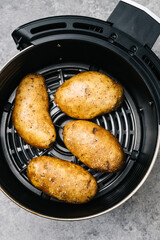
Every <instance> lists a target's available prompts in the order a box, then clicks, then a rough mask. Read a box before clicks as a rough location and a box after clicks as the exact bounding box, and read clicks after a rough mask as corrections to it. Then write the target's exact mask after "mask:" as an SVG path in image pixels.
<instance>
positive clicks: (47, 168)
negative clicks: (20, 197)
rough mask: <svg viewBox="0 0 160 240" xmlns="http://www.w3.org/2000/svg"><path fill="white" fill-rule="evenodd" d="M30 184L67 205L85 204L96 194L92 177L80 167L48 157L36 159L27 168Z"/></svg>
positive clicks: (94, 181) (95, 186) (95, 184)
mask: <svg viewBox="0 0 160 240" xmlns="http://www.w3.org/2000/svg"><path fill="white" fill-rule="evenodd" d="M27 176H28V178H29V180H30V181H31V183H32V184H33V185H34V186H35V187H36V188H38V189H40V190H42V191H43V192H44V193H46V194H48V195H49V196H51V197H55V198H57V199H59V200H64V201H66V202H68V203H75V204H80V203H85V202H88V201H90V200H91V199H92V198H93V197H94V196H95V194H96V192H97V189H98V187H97V182H96V180H95V179H94V177H93V176H92V175H91V174H90V173H89V172H88V171H87V170H85V169H84V168H82V167H81V166H79V165H77V164H75V163H71V162H68V161H64V160H60V159H57V158H53V157H49V156H41V157H36V158H34V159H32V160H31V161H30V163H29V164H28V167H27Z"/></svg>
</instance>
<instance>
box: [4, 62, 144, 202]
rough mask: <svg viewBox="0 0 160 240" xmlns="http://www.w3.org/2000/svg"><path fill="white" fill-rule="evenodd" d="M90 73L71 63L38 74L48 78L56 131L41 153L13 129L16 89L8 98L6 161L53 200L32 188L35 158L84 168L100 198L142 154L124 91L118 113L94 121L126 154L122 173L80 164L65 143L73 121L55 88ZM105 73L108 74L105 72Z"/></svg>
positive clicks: (134, 111)
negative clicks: (61, 106) (28, 171)
mask: <svg viewBox="0 0 160 240" xmlns="http://www.w3.org/2000/svg"><path fill="white" fill-rule="evenodd" d="M88 70H90V66H87V65H82V64H73V63H72V64H59V65H53V66H50V67H48V68H45V69H42V70H40V71H38V73H40V74H42V75H43V76H44V77H45V79H46V85H47V88H48V94H49V99H50V115H51V118H52V120H53V123H54V125H55V128H56V132H57V139H56V142H55V143H54V144H53V146H52V147H51V148H49V149H44V150H40V149H36V148H34V147H31V146H30V145H28V144H26V143H25V142H24V141H23V139H22V138H21V137H20V136H19V135H18V133H17V132H16V130H15V129H14V126H13V123H12V118H11V116H12V110H13V105H14V98H15V92H16V89H15V90H14V92H13V93H12V94H11V96H10V97H9V99H8V103H7V104H6V106H5V108H4V112H3V115H2V122H1V135H2V136H4V137H3V138H2V147H3V151H4V155H5V158H6V161H7V162H8V164H9V167H10V169H11V170H12V172H13V173H14V175H15V176H16V177H17V178H18V179H19V180H20V181H21V183H22V184H24V185H25V186H26V187H27V188H28V189H30V190H31V191H33V192H34V193H35V194H38V195H39V196H41V197H44V198H48V199H49V198H50V197H49V196H47V195H45V194H44V193H42V192H41V191H40V190H38V189H36V188H35V187H34V186H32V185H31V183H30V182H29V180H28V178H27V175H26V168H27V164H28V163H29V161H30V160H31V159H32V158H34V157H37V156H42V155H49V156H53V157H56V158H60V159H64V160H67V161H71V162H74V163H77V164H79V165H81V166H82V167H84V168H85V169H87V170H88V171H89V172H90V173H91V174H92V175H93V176H94V177H95V179H96V180H97V183H98V187H99V190H98V193H97V195H96V197H97V198H98V197H100V196H102V195H104V194H108V193H109V192H110V191H112V190H113V189H114V188H115V187H117V186H118V185H119V184H120V183H121V182H122V180H123V179H124V178H125V177H126V175H127V174H128V173H129V171H131V169H132V167H133V165H134V164H135V162H136V153H137V152H138V151H140V142H141V137H142V134H141V122H140V119H139V114H138V112H137V109H136V106H135V104H134V102H133V100H132V98H131V97H130V95H129V94H128V93H127V91H126V90H125V89H124V92H125V99H124V102H123V104H122V106H121V107H120V108H119V109H118V110H117V111H113V112H111V113H109V114H105V115H103V116H99V117H96V118H94V119H92V120H91V121H93V122H95V123H97V124H98V125H100V126H102V127H103V128H105V129H107V130H109V131H110V132H111V133H113V134H114V135H115V137H116V138H117V139H118V140H119V142H120V143H121V145H122V147H123V149H124V151H125V153H126V165H125V167H124V169H123V170H122V171H119V172H117V173H114V174H112V173H104V172H97V171H94V170H93V169H90V168H88V167H87V166H85V165H84V164H83V163H82V162H80V161H79V160H78V159H77V158H76V157H75V156H74V155H72V153H71V152H70V151H69V150H68V149H67V148H66V147H65V145H64V143H63V127H64V126H65V124H66V123H67V122H69V121H71V120H72V118H70V117H69V116H67V115H66V114H65V113H63V112H62V111H61V110H60V109H59V108H58V107H57V106H56V104H55V103H54V94H55V91H56V89H57V88H58V87H59V86H60V85H61V84H62V83H63V82H64V81H66V80H67V79H69V78H70V77H72V76H74V75H75V74H77V73H79V72H82V71H88ZM103 73H105V72H104V71H103ZM105 74H107V73H105ZM50 199H51V200H53V201H59V200H56V199H54V198H50Z"/></svg>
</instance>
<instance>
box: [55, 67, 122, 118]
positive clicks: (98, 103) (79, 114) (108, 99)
mask: <svg viewBox="0 0 160 240" xmlns="http://www.w3.org/2000/svg"><path fill="white" fill-rule="evenodd" d="M54 101H55V103H56V104H57V105H58V107H59V108H60V109H61V110H62V111H63V112H64V113H66V114H67V115H69V116H70V117H72V118H77V119H92V118H94V117H96V116H98V115H101V114H105V113H108V112H111V111H113V110H116V109H117V108H118V107H119V106H120V104H121V103H122V101H123V88H122V87H121V86H120V85H119V84H118V83H117V82H115V81H113V80H112V79H110V78H109V77H107V76H106V75H105V74H103V73H100V72H94V71H88V72H82V73H79V74H77V75H75V76H73V77H72V78H70V79H69V80H67V81H66V82H64V83H63V84H62V85H61V86H60V87H59V88H58V89H57V91H56V93H55V99H54Z"/></svg>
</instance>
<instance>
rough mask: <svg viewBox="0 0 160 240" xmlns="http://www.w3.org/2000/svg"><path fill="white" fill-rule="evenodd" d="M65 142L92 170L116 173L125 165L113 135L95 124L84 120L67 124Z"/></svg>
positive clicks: (122, 154) (119, 147) (121, 152)
mask: <svg viewBox="0 0 160 240" xmlns="http://www.w3.org/2000/svg"><path fill="white" fill-rule="evenodd" d="M63 140H64V143H65V145H66V147H67V148H68V149H69V150H70V152H71V153H73V154H74V155H75V156H76V157H77V158H79V160H80V161H82V162H83V163H84V164H85V165H87V166H88V167H90V168H93V169H95V170H98V171H104V172H116V171H118V170H120V169H121V168H122V167H123V165H124V153H123V150H122V147H121V145H120V143H119V142H118V141H117V139H116V138H115V137H114V135H113V134H111V133H110V132H109V131H107V130H105V129H104V128H102V127H100V126H98V125H97V124H95V123H92V122H89V121H84V120H77V121H71V122H69V123H67V124H66V125H65V127H64V131H63Z"/></svg>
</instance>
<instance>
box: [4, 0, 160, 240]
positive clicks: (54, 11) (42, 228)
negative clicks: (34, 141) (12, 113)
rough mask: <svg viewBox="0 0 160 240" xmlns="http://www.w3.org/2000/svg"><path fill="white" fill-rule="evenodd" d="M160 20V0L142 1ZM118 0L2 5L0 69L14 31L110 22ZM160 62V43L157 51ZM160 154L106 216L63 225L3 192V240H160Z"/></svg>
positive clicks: (30, 0)
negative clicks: (65, 20) (43, 23)
mask: <svg viewBox="0 0 160 240" xmlns="http://www.w3.org/2000/svg"><path fill="white" fill-rule="evenodd" d="M136 2H137V3H140V4H142V5H143V6H146V7H148V8H149V9H150V10H151V11H153V12H154V13H155V14H156V15H157V16H159V17H160V1H159V0H136ZM117 3H118V0H112V1H110V0H14V1H13V0H12V1H11V0H0V67H2V66H3V64H5V63H6V62H7V61H8V60H9V59H10V58H11V57H13V56H14V55H15V54H16V53H17V50H16V47H15V44H14V42H13V40H12V38H11V32H12V31H13V30H14V29H15V28H16V27H18V26H20V25H22V24H24V23H26V22H29V21H32V20H35V19H38V18H42V17H47V16H56V15H63V14H75V15H83V16H90V17H95V18H99V19H102V20H106V19H107V18H108V16H109V14H110V13H111V12H112V10H113V9H114V7H115V6H116V4H117ZM153 50H154V52H155V53H156V54H157V55H158V57H160V39H158V40H157V42H156V44H155V45H154V47H153ZM159 160H160V154H159V156H158V158H157V161H156V164H155V166H154V168H153V170H152V172H151V174H150V175H149V177H148V179H147V180H146V182H145V183H144V185H143V186H142V187H141V188H140V190H139V191H138V192H137V193H136V194H135V195H134V196H133V197H132V198H131V199H129V200H128V201H127V202H126V203H125V204H123V205H121V206H120V207H119V208H117V209H115V210H113V211H112V212H109V213H107V214H105V215H103V216H100V217H97V218H94V219H90V220H85V221H80V222H59V221H52V220H48V219H44V218H40V217H38V216H35V215H33V214H31V213H29V212H27V211H25V210H23V209H21V208H20V207H18V206H17V205H16V204H14V203H13V202H12V201H10V200H9V199H8V198H7V197H6V196H5V195H4V194H3V193H1V192H0V240H10V239H13V240H21V239H23V240H30V239H34V240H42V239H43V240H44V239H46V240H61V239H66V240H72V239H75V240H94V239H96V240H104V239H105V240H106V239H112V240H117V239H118V240H128V239H130V240H143V239H145V240H150V239H152V240H159V239H160V201H159V199H160V184H159V183H160V174H159V173H160V162H159Z"/></svg>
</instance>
